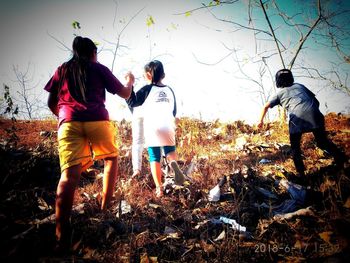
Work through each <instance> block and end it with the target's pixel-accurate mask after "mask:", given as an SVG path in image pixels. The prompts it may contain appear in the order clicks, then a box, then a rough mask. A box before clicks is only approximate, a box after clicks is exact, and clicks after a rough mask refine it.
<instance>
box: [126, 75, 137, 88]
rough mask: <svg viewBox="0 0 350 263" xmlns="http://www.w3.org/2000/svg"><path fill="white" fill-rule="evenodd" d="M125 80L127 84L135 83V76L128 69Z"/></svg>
mask: <svg viewBox="0 0 350 263" xmlns="http://www.w3.org/2000/svg"><path fill="white" fill-rule="evenodd" d="M125 80H126V82H127V86H130V87H131V86H133V85H134V83H135V76H134V75H133V74H132V73H131V71H129V72H128V73H126V75H125Z"/></svg>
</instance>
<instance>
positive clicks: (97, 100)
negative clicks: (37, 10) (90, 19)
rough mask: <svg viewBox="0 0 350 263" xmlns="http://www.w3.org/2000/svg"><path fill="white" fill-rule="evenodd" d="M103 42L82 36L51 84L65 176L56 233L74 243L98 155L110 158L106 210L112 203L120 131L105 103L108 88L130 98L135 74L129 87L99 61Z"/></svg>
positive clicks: (64, 242)
mask: <svg viewBox="0 0 350 263" xmlns="http://www.w3.org/2000/svg"><path fill="white" fill-rule="evenodd" d="M96 51H97V47H96V45H95V44H94V43H93V42H92V41H91V40H90V39H89V38H83V37H80V36H78V37H76V38H75V39H74V41H73V57H72V59H70V60H69V61H68V62H66V63H63V64H62V65H61V66H60V67H59V68H58V69H57V70H56V72H55V74H54V75H53V77H52V78H51V79H50V80H49V82H48V83H47V84H46V86H45V90H46V91H48V92H49V93H50V94H49V98H48V106H49V108H50V110H51V111H52V112H53V113H54V114H55V115H56V116H57V117H58V119H59V124H58V126H59V128H58V147H59V157H60V166H61V178H60V181H59V183H58V186H57V195H56V238H57V240H58V241H59V242H58V244H59V246H60V247H61V248H62V246H63V247H67V245H69V242H68V240H69V239H70V236H69V235H70V234H69V232H70V224H69V218H70V212H71V210H72V205H73V199H74V192H75V188H76V186H77V184H78V181H79V178H80V174H81V173H82V172H83V171H84V170H85V169H86V168H88V167H89V166H90V165H91V164H92V163H93V159H104V163H105V166H104V178H103V191H102V204H101V209H102V210H105V209H106V207H107V206H108V204H109V202H110V200H111V198H112V196H113V193H114V190H115V182H116V178H117V156H118V152H117V146H116V140H115V136H116V131H115V128H114V125H113V124H112V123H111V122H110V121H109V115H108V111H107V110H106V108H105V96H106V90H107V91H108V92H110V93H112V94H117V95H119V96H120V97H122V98H128V97H129V96H130V93H131V89H132V85H133V84H134V76H133V75H132V74H131V73H128V74H127V76H126V80H127V84H126V86H124V85H123V84H121V83H120V81H119V80H118V79H117V78H116V77H115V76H114V75H113V74H112V72H111V71H110V70H109V69H108V68H107V67H105V66H103V65H101V64H99V63H97V52H96Z"/></svg>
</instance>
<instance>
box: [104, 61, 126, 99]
mask: <svg viewBox="0 0 350 263" xmlns="http://www.w3.org/2000/svg"><path fill="white" fill-rule="evenodd" d="M99 65H100V68H101V71H102V73H103V77H104V83H105V87H106V90H107V91H108V92H110V93H112V94H116V93H118V92H119V91H121V90H122V89H124V85H123V84H122V83H121V82H120V81H119V80H118V79H117V78H116V77H115V76H114V75H113V73H112V71H110V70H109V69H108V68H107V67H106V66H104V65H102V64H99Z"/></svg>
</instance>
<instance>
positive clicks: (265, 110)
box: [258, 102, 270, 128]
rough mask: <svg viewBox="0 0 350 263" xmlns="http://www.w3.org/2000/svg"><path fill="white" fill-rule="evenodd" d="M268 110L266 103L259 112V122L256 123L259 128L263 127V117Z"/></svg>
mask: <svg viewBox="0 0 350 263" xmlns="http://www.w3.org/2000/svg"><path fill="white" fill-rule="evenodd" d="M269 108H270V102H267V103H266V104H265V105H264V107H263V109H262V111H261V114H260V121H259V123H258V127H259V128H261V127H262V126H263V125H264V118H265V115H266V112H267V111H268V109H269Z"/></svg>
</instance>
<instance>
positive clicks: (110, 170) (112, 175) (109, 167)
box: [101, 157, 118, 211]
mask: <svg viewBox="0 0 350 263" xmlns="http://www.w3.org/2000/svg"><path fill="white" fill-rule="evenodd" d="M117 174H118V158H117V157H111V158H106V159H105V167H104V176H103V191H102V204H101V210H102V211H104V210H106V209H107V206H108V205H109V203H110V202H111V199H112V197H113V193H114V191H115V184H116V181H117Z"/></svg>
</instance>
